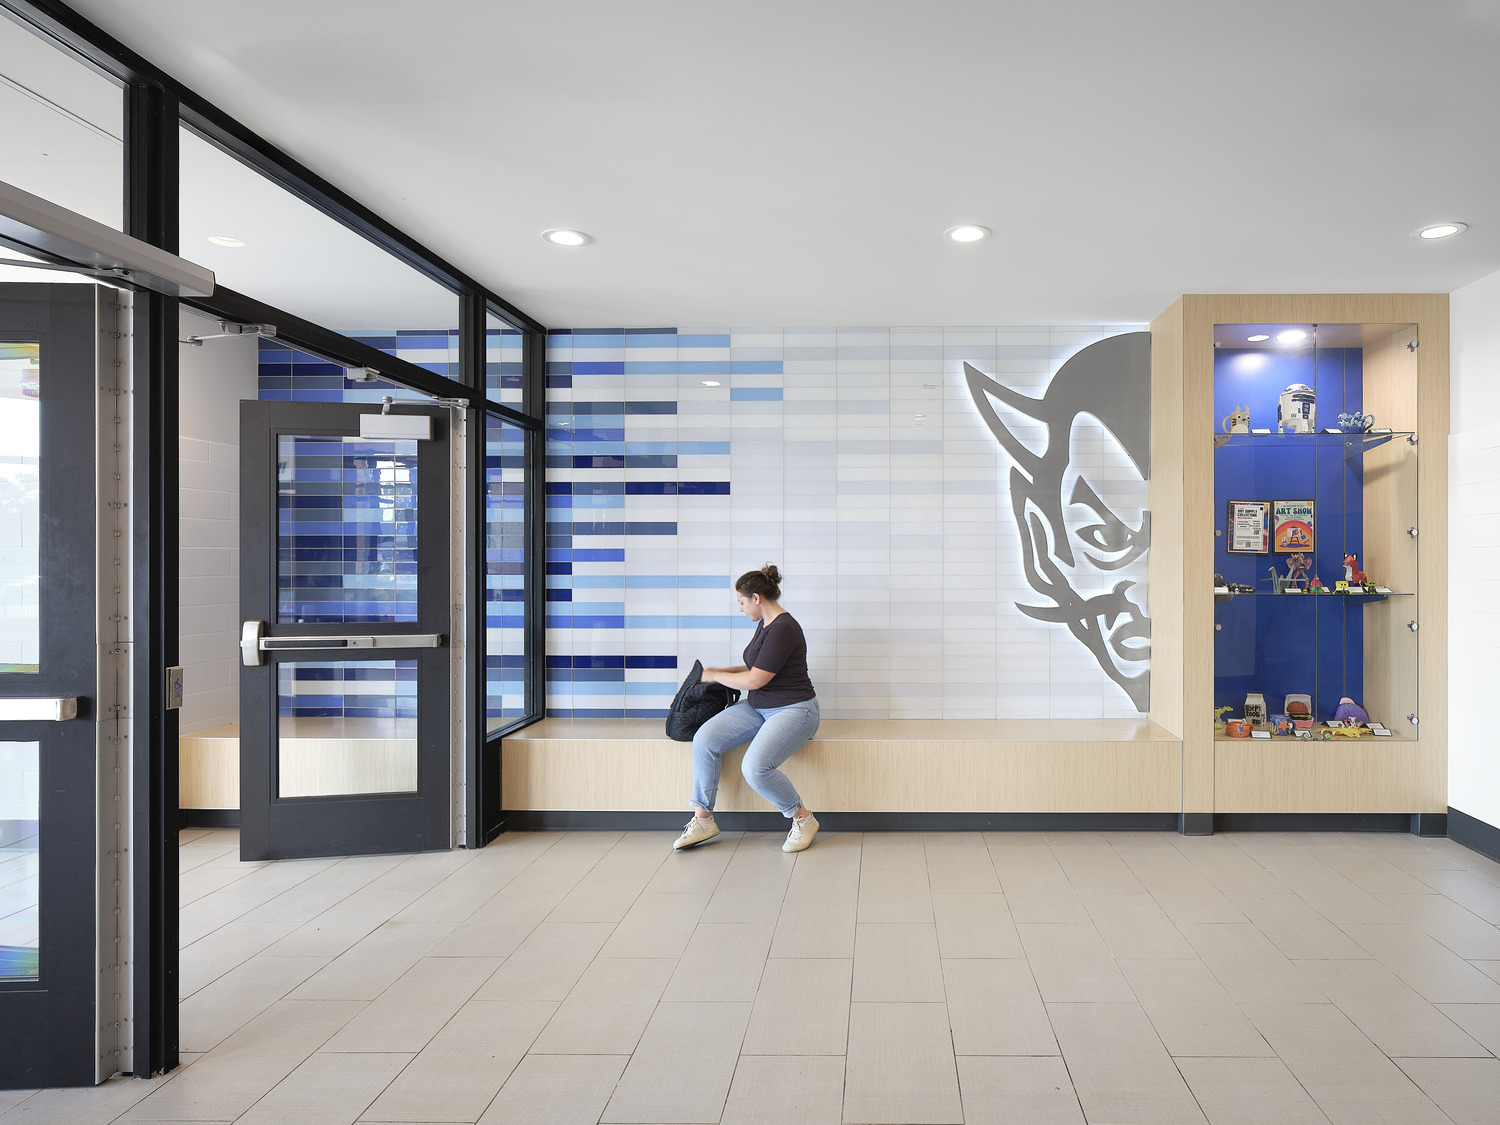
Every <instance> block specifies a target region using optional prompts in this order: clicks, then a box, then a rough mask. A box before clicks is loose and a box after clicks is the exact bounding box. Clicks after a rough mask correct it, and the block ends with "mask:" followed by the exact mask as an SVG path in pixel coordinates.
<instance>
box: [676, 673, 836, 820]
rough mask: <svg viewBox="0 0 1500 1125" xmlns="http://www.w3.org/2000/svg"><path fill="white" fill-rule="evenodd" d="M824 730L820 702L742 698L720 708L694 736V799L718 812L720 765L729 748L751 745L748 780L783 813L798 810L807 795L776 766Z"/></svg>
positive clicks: (746, 763)
mask: <svg viewBox="0 0 1500 1125" xmlns="http://www.w3.org/2000/svg"><path fill="white" fill-rule="evenodd" d="M817 730H818V701H817V700H816V699H809V700H807V701H805V702H803V703H790V704H788V705H787V706H785V707H752V706H750V704H748V703H736V704H735V705H734V706H733V707H729V708H726V709H725V710H723V711H720V712H719V713H718V714H717V715H715V716H714V717H713V718H712V719H709V720H708V722H706V723H704V724H703V725H702V726H701V727H699V728H698V733H697V734H695V735H693V804H694V806H696V807H697V808H700V809H702V810H703V811H704V812H713V811H714V798H715V797H717V796H718V793H719V764H720V762H721V760H722V759H723V757H724V752H725V751H726V750H732V749H733V748H734V747H736V746H743V745H744V744H745V743H746V742H748V743H750V746H749V748H748V749H746V751H745V760H744V762H743V763H742V765H741V767H740V772H742V773H743V774H744V775H745V780H746V781H748V782H749V783H750V788H751V789H754V790H755V791H756V792H757V793H759V794H760V795H761V796H762V797H764V798H765V799H766V800H768V801H770V802H771V804H773V805H775V806H776V807H777V808H778V809H780V810H781V815H782V816H785V817H791V816H794V815H796V812H797V808H798V806H800V805H801V804H802V798H801V797H799V796H797V787H796V786H794V785H793V784H792V783H791V781H790V780H788V779H787V776H786V774H784V773H782V772H781V771H780V770H779V769H777V768H776V767H777V766H779V765H781V763H782V762H784V761H786V760H787V759H788V758H790V757H791V756H792V755H793V754H795V753H796V752H797V751H798V750H800V749H801V748H802V744H803V743H804V742H806V741H807V740H808V739H809V738H811V737H812V736H813V735H814V734H816V733H817Z"/></svg>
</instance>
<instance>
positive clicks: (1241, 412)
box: [1223, 406, 1250, 434]
mask: <svg viewBox="0 0 1500 1125" xmlns="http://www.w3.org/2000/svg"><path fill="white" fill-rule="evenodd" d="M1223 425H1224V432H1225V433H1226V434H1248V433H1249V432H1250V408H1249V407H1248V406H1239V407H1236V408H1235V409H1234V410H1232V411H1230V412H1229V414H1228V415H1226V416H1225V418H1224V423H1223Z"/></svg>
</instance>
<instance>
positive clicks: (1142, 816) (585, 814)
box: [505, 809, 1177, 832]
mask: <svg viewBox="0 0 1500 1125" xmlns="http://www.w3.org/2000/svg"><path fill="white" fill-rule="evenodd" d="M691 815H692V813H691V812H688V811H686V810H682V811H678V812H628V811H623V810H622V811H617V812H612V811H570V810H565V809H519V810H516V809H513V810H511V811H509V812H507V813H506V814H505V827H506V829H507V830H509V831H513V832H524V831H534V830H536V829H544V828H551V829H557V828H569V829H612V830H614V831H616V832H618V831H621V830H622V829H624V830H630V831H636V832H643V831H668V830H673V829H678V828H681V827H682V826H683V824H685V823H686V822H687V818H688V817H690V816H691ZM715 815H716V818H717V819H718V822H719V827H721V828H723V829H724V830H725V831H728V832H781V831H784V830H785V829H786V826H787V821H786V818H785V817H784V816H782V815H781V814H780V813H777V812H739V813H735V812H721V813H717V814H715ZM818 824H819V826H820V827H822V828H823V829H825V830H826V831H829V832H1078V831H1091V832H1175V831H1176V830H1177V814H1176V813H1016V812H1011V813H1007V812H993V813H984V812H952V813H940V812H824V813H818Z"/></svg>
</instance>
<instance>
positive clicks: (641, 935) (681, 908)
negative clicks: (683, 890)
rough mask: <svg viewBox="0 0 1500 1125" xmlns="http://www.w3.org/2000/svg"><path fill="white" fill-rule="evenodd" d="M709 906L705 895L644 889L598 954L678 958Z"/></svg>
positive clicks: (701, 893) (702, 893)
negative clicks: (662, 892) (645, 890)
mask: <svg viewBox="0 0 1500 1125" xmlns="http://www.w3.org/2000/svg"><path fill="white" fill-rule="evenodd" d="M707 905H708V894H707V893H705V892H700V893H697V894H659V893H657V892H654V891H647V892H644V893H643V894H641V895H640V896H639V897H637V898H636V900H635V902H634V903H632V904H631V907H630V910H629V911H628V912H626V914H625V917H624V918H623V919H621V921H620V924H619V925H618V926H616V927H615V929H614V932H613V933H611V934H610V935H609V940H608V941H606V942H605V943H604V948H602V949H601V950H599V956H601V957H680V956H682V952H683V950H685V949H686V948H687V944H688V940H689V939H690V938H691V937H692V936H693V930H694V928H695V927H696V926H697V925H698V919H699V918H700V917H702V915H703V910H704V908H705V907H706V906H707Z"/></svg>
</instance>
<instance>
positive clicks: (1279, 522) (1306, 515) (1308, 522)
mask: <svg viewBox="0 0 1500 1125" xmlns="http://www.w3.org/2000/svg"><path fill="white" fill-rule="evenodd" d="M1272 525H1273V526H1274V528H1275V533H1274V535H1273V537H1272V538H1273V539H1274V541H1275V544H1276V546H1275V549H1276V550H1278V551H1285V552H1295V551H1311V550H1312V549H1313V548H1314V546H1316V544H1315V543H1314V537H1313V502H1312V501H1311V500H1277V501H1275V502H1274V513H1273V519H1272Z"/></svg>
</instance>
